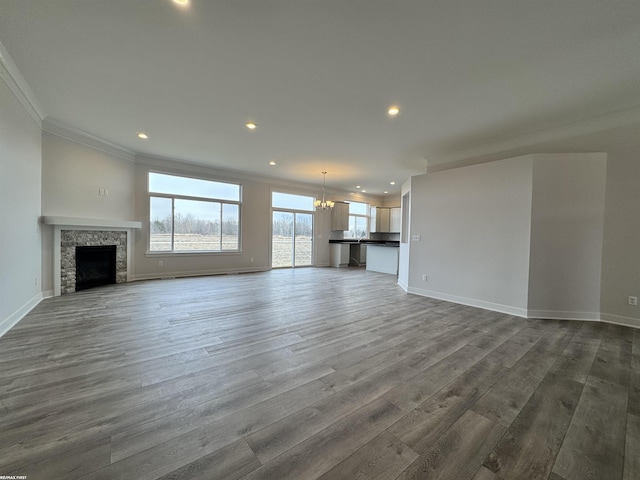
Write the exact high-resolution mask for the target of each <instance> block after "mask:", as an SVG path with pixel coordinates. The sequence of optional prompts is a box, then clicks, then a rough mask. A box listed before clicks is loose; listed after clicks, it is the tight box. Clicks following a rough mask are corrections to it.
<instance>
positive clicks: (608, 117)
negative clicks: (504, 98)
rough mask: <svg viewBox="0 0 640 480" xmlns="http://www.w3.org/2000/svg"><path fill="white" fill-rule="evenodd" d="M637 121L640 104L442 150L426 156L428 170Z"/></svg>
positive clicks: (611, 128)
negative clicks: (574, 120)
mask: <svg viewBox="0 0 640 480" xmlns="http://www.w3.org/2000/svg"><path fill="white" fill-rule="evenodd" d="M639 123H640V104H639V105H633V106H631V107H628V108H625V109H621V110H616V111H613V112H607V113H603V114H600V115H596V116H593V117H590V118H586V119H582V120H578V121H576V122H570V123H565V124H562V125H556V126H553V127H548V128H543V129H540V130H535V131H532V132H527V133H524V134H521V135H515V136H511V137H505V138H501V139H496V140H493V141H489V142H483V143H480V144H476V145H469V146H466V147H462V148H458V149H453V150H449V151H443V152H440V153H435V154H431V155H425V157H424V159H425V160H426V161H427V171H429V170H430V168H431V167H436V169H439V168H438V167H441V166H444V165H443V164H448V163H454V162H460V161H463V160H468V159H472V158H475V157H482V156H484V155H492V154H497V153H500V152H506V151H510V150H516V149H522V148H527V147H533V146H535V145H539V144H543V143H548V142H553V141H559V140H566V139H569V138H573V137H579V136H582V135H588V134H592V133H596V132H602V131H605V130H613V129H615V128H620V127H626V126H630V125H635V124H639Z"/></svg>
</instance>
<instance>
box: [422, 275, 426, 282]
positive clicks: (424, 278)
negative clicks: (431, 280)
mask: <svg viewBox="0 0 640 480" xmlns="http://www.w3.org/2000/svg"><path fill="white" fill-rule="evenodd" d="M422 281H423V282H426V281H427V274H426V273H423V274H422Z"/></svg>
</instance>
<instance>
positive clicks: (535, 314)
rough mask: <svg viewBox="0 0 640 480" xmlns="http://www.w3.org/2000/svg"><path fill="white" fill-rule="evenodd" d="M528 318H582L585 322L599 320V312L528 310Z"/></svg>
mask: <svg viewBox="0 0 640 480" xmlns="http://www.w3.org/2000/svg"><path fill="white" fill-rule="evenodd" d="M527 317H528V318H539V319H542V320H580V321H583V322H599V321H600V313H599V312H567V311H561V310H528V311H527Z"/></svg>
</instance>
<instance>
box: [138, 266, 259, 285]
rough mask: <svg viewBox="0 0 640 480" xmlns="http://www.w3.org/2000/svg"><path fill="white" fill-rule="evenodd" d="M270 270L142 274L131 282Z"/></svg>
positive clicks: (218, 270)
mask: <svg viewBox="0 0 640 480" xmlns="http://www.w3.org/2000/svg"><path fill="white" fill-rule="evenodd" d="M269 270H271V269H270V268H269V267H260V268H254V267H245V268H233V269H229V268H222V269H217V270H191V271H177V272H162V273H160V274H159V273H143V274H140V275H134V276H133V277H132V278H131V281H134V282H137V281H142V280H172V279H174V278H184V277H207V276H210V275H234V274H238V273H259V272H268V271H269Z"/></svg>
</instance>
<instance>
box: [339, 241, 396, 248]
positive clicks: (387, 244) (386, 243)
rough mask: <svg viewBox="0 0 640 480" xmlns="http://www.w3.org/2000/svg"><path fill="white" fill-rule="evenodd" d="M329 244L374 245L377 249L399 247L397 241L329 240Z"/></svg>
mask: <svg viewBox="0 0 640 480" xmlns="http://www.w3.org/2000/svg"><path fill="white" fill-rule="evenodd" d="M329 243H346V244H348V245H374V246H377V247H399V246H400V241H398V240H360V241H359V242H358V241H357V240H349V239H347V240H329Z"/></svg>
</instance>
